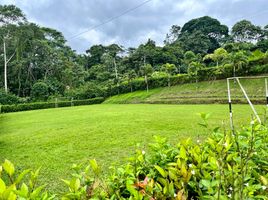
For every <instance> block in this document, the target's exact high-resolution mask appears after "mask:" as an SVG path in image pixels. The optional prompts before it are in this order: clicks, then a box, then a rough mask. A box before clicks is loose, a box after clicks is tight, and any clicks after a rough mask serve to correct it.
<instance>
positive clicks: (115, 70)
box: [114, 58, 118, 79]
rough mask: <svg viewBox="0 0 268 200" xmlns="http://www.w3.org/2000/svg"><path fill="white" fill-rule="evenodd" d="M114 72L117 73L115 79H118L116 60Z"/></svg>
mask: <svg viewBox="0 0 268 200" xmlns="http://www.w3.org/2000/svg"><path fill="white" fill-rule="evenodd" d="M114 72H115V78H116V79H118V73H117V65H116V62H115V58H114Z"/></svg>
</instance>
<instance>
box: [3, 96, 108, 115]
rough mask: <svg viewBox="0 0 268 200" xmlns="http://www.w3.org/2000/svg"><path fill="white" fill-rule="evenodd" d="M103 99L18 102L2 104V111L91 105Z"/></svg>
mask: <svg viewBox="0 0 268 200" xmlns="http://www.w3.org/2000/svg"><path fill="white" fill-rule="evenodd" d="M103 101H104V98H102V97H98V98H93V99H85V100H74V101H59V102H38V103H26V104H16V105H3V106H1V109H0V112H2V113H9V112H19V111H26V110H38V109H46V108H57V107H69V106H80V105H91V104H100V103H102V102H103Z"/></svg>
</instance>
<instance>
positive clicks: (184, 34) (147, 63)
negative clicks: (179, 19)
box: [0, 5, 268, 103]
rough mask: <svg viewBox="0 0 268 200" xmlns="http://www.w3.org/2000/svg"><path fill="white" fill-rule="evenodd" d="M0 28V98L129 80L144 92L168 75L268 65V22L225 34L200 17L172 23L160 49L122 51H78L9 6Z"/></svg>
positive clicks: (96, 89)
mask: <svg viewBox="0 0 268 200" xmlns="http://www.w3.org/2000/svg"><path fill="white" fill-rule="evenodd" d="M0 26H1V27H0V38H1V42H0V43H1V46H0V47H1V48H0V51H1V56H0V63H1V64H0V66H1V70H0V76H1V79H0V87H1V88H2V89H3V90H2V91H1V92H0V95H4V94H5V93H7V94H8V95H10V96H13V97H14V98H15V96H14V95H16V96H19V97H24V98H25V99H26V100H25V99H24V100H25V101H29V100H30V101H36V100H47V99H49V98H52V97H55V96H58V97H59V96H62V97H64V96H65V97H74V98H77V99H82V98H91V97H96V96H107V95H108V93H107V90H108V89H109V88H111V87H119V85H121V84H122V83H128V84H130V85H131V86H130V88H131V91H133V87H132V82H134V81H135V80H141V79H142V80H143V82H144V83H146V87H145V88H144V89H146V88H147V90H148V89H149V87H150V86H149V84H150V78H152V77H153V78H158V77H167V80H168V84H167V85H168V86H170V78H171V77H173V76H178V74H179V75H180V74H188V75H190V76H198V74H200V73H199V71H200V70H202V69H209V68H214V69H215V70H214V72H213V73H222V74H223V73H227V71H228V70H229V71H230V70H231V72H232V74H233V75H236V73H239V71H240V72H241V71H243V72H247V73H252V70H253V71H254V70H255V71H254V73H257V72H258V73H262V72H265V69H267V67H268V66H267V63H268V61H267V60H268V53H267V49H268V25H267V26H265V27H260V26H256V25H254V24H252V23H251V22H250V21H247V20H241V21H238V22H237V23H236V24H234V26H233V27H232V28H231V29H229V28H228V27H227V26H226V25H224V24H221V22H219V21H218V20H217V19H214V18H211V17H209V16H204V17H200V18H196V19H192V20H190V21H189V22H186V23H185V24H184V25H183V26H182V27H181V26H179V25H173V26H172V27H171V29H170V31H169V33H167V35H166V39H165V40H164V45H163V46H157V45H156V43H155V42H154V41H153V40H151V39H148V41H147V42H146V43H144V44H140V45H139V46H138V47H135V48H133V47H131V48H128V49H126V48H125V47H123V46H121V45H120V44H110V45H103V44H96V45H93V46H91V47H89V49H88V50H87V51H86V52H85V53H83V54H78V53H76V52H75V51H74V50H72V49H71V48H70V47H69V46H68V45H67V44H66V40H65V38H64V36H63V34H62V33H61V32H59V31H57V30H54V29H51V28H47V27H40V26H39V25H37V24H34V23H31V22H29V21H28V20H27V17H26V16H25V15H24V13H23V12H22V10H20V9H19V8H18V7H16V6H14V5H0ZM260 66H262V67H260ZM199 76H203V75H199ZM134 89H135V88H134ZM118 93H120V91H119V90H118ZM12 94H13V95H12ZM0 99H1V98H0ZM0 103H5V102H1V100H0Z"/></svg>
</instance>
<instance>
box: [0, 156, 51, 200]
mask: <svg viewBox="0 0 268 200" xmlns="http://www.w3.org/2000/svg"><path fill="white" fill-rule="evenodd" d="M39 170H40V169H38V170H36V171H32V170H30V169H28V170H24V171H22V172H21V173H19V174H18V175H17V170H16V169H15V167H14V165H13V164H12V163H11V162H10V161H9V160H5V161H4V163H3V164H2V166H0V199H3V200H4V199H10V200H15V199H42V200H50V199H55V196H50V195H49V194H48V193H47V192H44V188H45V185H42V186H37V184H36V183H37V177H38V174H39Z"/></svg>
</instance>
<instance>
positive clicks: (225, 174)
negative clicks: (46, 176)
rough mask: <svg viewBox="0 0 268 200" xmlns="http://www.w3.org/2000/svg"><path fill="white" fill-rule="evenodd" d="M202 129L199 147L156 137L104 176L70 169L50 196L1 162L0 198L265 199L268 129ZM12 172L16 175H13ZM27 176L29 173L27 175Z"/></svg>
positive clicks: (93, 166) (93, 167) (92, 168)
mask: <svg viewBox="0 0 268 200" xmlns="http://www.w3.org/2000/svg"><path fill="white" fill-rule="evenodd" d="M201 117H202V123H200V125H201V126H203V127H205V128H207V129H208V130H209V132H210V133H211V136H210V137H209V138H208V139H207V140H206V141H204V142H203V143H200V142H199V141H196V142H194V141H191V140H190V139H187V140H185V141H182V142H180V143H178V144H177V145H171V144H169V143H168V142H167V140H166V139H164V138H160V137H155V142H154V143H152V144H150V145H149V147H150V148H149V150H148V151H147V152H145V151H144V150H143V149H140V148H139V146H137V150H136V153H135V155H134V156H133V157H132V158H130V160H129V163H128V164H126V165H125V166H124V167H120V168H113V167H111V173H110V175H109V176H107V177H103V176H102V175H101V174H102V173H101V169H100V167H99V166H98V164H97V162H96V161H95V160H90V161H89V164H88V166H86V167H85V166H83V165H73V170H74V173H73V174H72V178H71V179H70V180H62V181H63V184H65V185H66V187H67V188H68V191H67V192H65V194H61V195H51V194H49V193H48V192H46V191H45V189H44V186H37V185H36V177H37V175H38V172H39V170H37V171H36V172H34V171H30V170H26V171H23V172H21V173H20V174H18V175H17V173H15V172H17V171H15V168H14V166H13V164H12V163H11V162H10V161H8V160H5V162H4V163H3V164H2V166H1V167H0V172H1V173H0V174H1V179H0V199H16V198H17V199H55V198H62V199H137V200H142V199H148V200H156V199H177V200H184V199H268V188H267V187H268V176H267V171H268V155H267V154H268V153H267V152H268V145H267V142H268V138H267V133H268V129H267V127H266V126H264V125H260V124H258V123H257V122H256V121H252V122H251V123H250V125H249V126H245V127H242V128H241V129H239V130H236V131H235V132H232V131H227V130H224V129H222V128H220V127H216V128H211V127H210V126H209V125H208V123H207V119H208V117H209V115H207V114H201ZM15 174H16V175H15ZM27 174H28V175H27Z"/></svg>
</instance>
